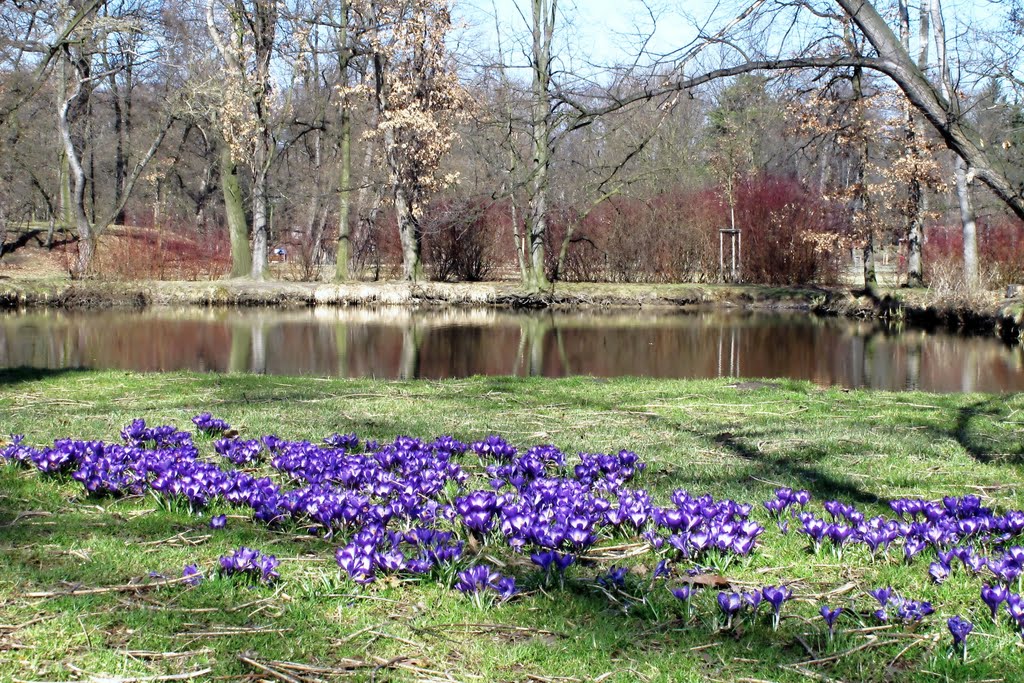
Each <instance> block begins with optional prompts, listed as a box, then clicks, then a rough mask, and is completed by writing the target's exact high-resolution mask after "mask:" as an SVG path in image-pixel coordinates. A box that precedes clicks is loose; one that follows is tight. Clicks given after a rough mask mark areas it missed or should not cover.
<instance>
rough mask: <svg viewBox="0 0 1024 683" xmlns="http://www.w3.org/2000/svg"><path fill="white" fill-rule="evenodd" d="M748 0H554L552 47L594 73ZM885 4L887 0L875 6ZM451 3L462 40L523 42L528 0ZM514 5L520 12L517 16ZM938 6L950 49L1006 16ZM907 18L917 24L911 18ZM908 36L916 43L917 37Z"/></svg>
mask: <svg viewBox="0 0 1024 683" xmlns="http://www.w3.org/2000/svg"><path fill="white" fill-rule="evenodd" d="M751 2H752V0H559V17H558V24H557V25H556V36H557V38H556V40H560V41H562V42H561V45H559V46H558V49H556V50H555V52H556V54H557V55H559V56H560V58H561V59H562V60H563V63H562V64H561V68H563V69H568V70H571V71H573V72H588V71H589V72H595V71H599V69H595V68H594V67H593V66H591V65H601V64H604V65H610V64H616V63H620V64H621V63H623V62H628V61H630V60H631V59H632V58H633V57H634V56H635V55H636V54H637V53H638V52H639V48H640V45H641V38H642V37H649V38H650V41H649V42H648V43H647V45H646V47H647V49H648V50H649V51H651V52H653V53H670V52H671V51H673V50H676V49H678V48H680V47H681V46H684V45H686V44H687V43H688V42H690V41H691V40H693V39H694V37H695V36H696V35H697V28H696V27H697V26H699V25H700V24H702V23H703V22H707V27H708V29H709V32H711V33H714V32H715V31H716V30H717V29H719V28H721V27H722V26H724V25H725V24H727V23H728V22H729V20H730V19H731V18H733V17H735V16H736V15H737V14H738V13H739V12H741V11H742V10H743V9H745V8H746V7H747V6H748V5H749V4H750V3H751ZM885 4H888V3H879V5H885ZM914 4H916V3H914ZM454 6H455V15H456V19H457V20H461V21H462V22H463V23H464V24H465V25H467V26H468V27H469V28H467V29H466V30H465V32H464V33H463V35H462V38H461V40H464V41H467V42H470V43H472V44H473V45H475V46H479V47H481V48H482V49H484V50H487V51H489V52H490V53H491V54H492V55H493V54H494V53H496V51H497V44H498V35H499V33H498V31H499V29H500V31H501V42H502V47H503V49H504V51H505V52H506V54H507V53H509V52H510V51H512V50H513V49H515V50H518V52H519V54H522V50H523V48H524V45H523V44H522V42H521V41H522V40H524V39H528V28H529V18H530V17H529V11H530V7H529V6H530V0H454ZM517 6H518V7H519V8H521V10H522V13H525V14H526V15H527V16H525V17H523V16H522V14H521V13H520V11H519V10H517ZM942 6H943V14H944V15H945V18H946V25H947V33H948V36H949V39H950V41H952V42H951V46H955V47H954V49H960V50H964V51H965V52H966V53H969V52H970V50H971V44H970V43H971V42H972V41H971V40H970V38H969V37H968V33H969V32H967V31H960V30H958V29H960V28H961V27H962V26H963V25H964V24H965V23H969V24H972V25H974V26H984V25H988V24H994V23H995V22H998V21H1000V20H1001V19H1002V18H1003V17H1004V16H1005V10H1006V7H1005V0H943V2H942ZM880 9H881V7H880ZM912 11H915V9H912ZM495 15H497V22H496V21H495ZM806 19H809V17H806ZM913 20H914V21H916V16H915V17H914V19H913ZM801 23H802V24H803V25H804V27H805V28H804V30H808V31H812V30H813V29H812V28H811V27H810V26H809V24H807V23H805V22H801ZM798 30H799V29H798ZM652 31H653V33H652ZM914 38H915V42H916V35H915V36H914ZM517 39H518V41H519V42H518V43H517V42H516V40H517ZM787 40H796V41H799V40H800V36H798V35H794V34H790V35H789V36H788V39H787ZM515 61H517V62H519V63H524V62H525V59H523V58H522V57H520V58H519V59H518V60H515Z"/></svg>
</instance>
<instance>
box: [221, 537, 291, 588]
mask: <svg viewBox="0 0 1024 683" xmlns="http://www.w3.org/2000/svg"><path fill="white" fill-rule="evenodd" d="M278 564H279V562H278V561H277V558H276V557H274V556H273V555H264V554H263V553H261V552H260V551H258V550H253V549H252V548H246V547H244V546H243V547H241V548H239V549H238V550H236V551H235V552H233V553H232V554H230V555H222V556H221V558H220V568H221V573H223V574H224V575H225V576H235V575H242V576H245V577H248V578H250V579H252V580H253V581H256V582H258V583H266V584H270V583H274V582H275V581H277V580H278V579H279V578H281V575H280V574H279V573H278V572H277V566H278Z"/></svg>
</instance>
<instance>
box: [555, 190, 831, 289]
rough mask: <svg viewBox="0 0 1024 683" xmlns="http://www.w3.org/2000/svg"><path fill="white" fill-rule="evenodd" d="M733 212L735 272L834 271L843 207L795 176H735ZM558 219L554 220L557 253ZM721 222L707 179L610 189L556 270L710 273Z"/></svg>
mask: <svg viewBox="0 0 1024 683" xmlns="http://www.w3.org/2000/svg"><path fill="white" fill-rule="evenodd" d="M563 213H564V212H563ZM736 221H737V226H738V227H739V228H740V229H741V230H742V231H743V233H742V258H741V263H740V267H741V274H742V279H743V280H745V281H748V282H763V283H767V284H804V283H808V282H831V281H834V280H835V279H836V277H837V272H838V261H837V256H838V254H837V246H838V243H839V240H838V239H837V237H839V236H840V235H841V234H842V233H843V232H844V231H846V230H847V227H848V223H847V219H846V214H845V212H844V211H842V210H841V209H840V208H838V207H836V206H834V205H832V204H830V203H828V202H826V201H824V200H823V199H820V198H818V197H815V196H814V195H813V194H812V193H810V192H809V191H808V190H807V189H806V188H805V187H804V186H803V185H801V184H800V183H798V182H797V181H795V180H791V179H788V178H777V177H759V178H752V179H749V180H747V181H745V182H743V183H741V185H740V187H739V188H738V191H737V196H736ZM564 222H565V220H564V219H563V220H562V221H559V222H555V223H553V225H552V228H553V229H552V231H551V232H552V237H553V240H554V248H553V249H552V251H553V252H554V254H556V255H557V249H558V247H559V246H560V245H561V236H562V235H564V226H561V225H560V223H564ZM728 223H729V221H728V207H727V205H726V202H725V200H724V197H723V196H722V194H721V192H718V191H715V190H711V189H703V190H697V191H685V190H682V189H675V190H671V191H668V192H663V193H660V194H657V195H655V196H653V197H650V198H648V199H646V200H642V199H636V198H625V197H616V198H613V199H610V200H608V201H606V202H605V203H603V204H601V205H600V206H597V207H595V208H594V209H592V210H591V211H590V212H589V213H588V214H587V215H586V217H585V218H583V219H582V220H581V221H579V226H578V227H577V229H576V232H575V234H574V238H573V243H572V244H571V245H570V248H569V250H568V253H567V257H566V263H565V267H564V270H563V272H562V273H560V275H561V277H562V279H567V280H612V281H622V282H673V281H674V282H679V281H710V280H716V279H718V278H719V276H720V273H719V229H720V228H722V227H725V226H726V225H728ZM728 254H729V251H728V246H727V247H726V256H727V257H728Z"/></svg>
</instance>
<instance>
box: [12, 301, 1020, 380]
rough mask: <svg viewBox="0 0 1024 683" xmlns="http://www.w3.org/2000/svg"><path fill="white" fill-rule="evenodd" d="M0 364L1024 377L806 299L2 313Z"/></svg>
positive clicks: (1011, 358) (413, 373)
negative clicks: (772, 304)
mask: <svg viewBox="0 0 1024 683" xmlns="http://www.w3.org/2000/svg"><path fill="white" fill-rule="evenodd" d="M0 366H4V367H14V366H30V367H39V368H62V367H91V368H122V369H132V370H143V371H166V370H177V369H190V370H199V371H216V372H257V373H267V374H287V375H318V376H338V377H380V378H402V379H412V378H421V377H422V378H443V377H465V376H470V375H521V376H526V375H531V376H546V377H561V376H567V375H576V374H579V375H594V376H604V377H611V376H618V375H637V376H649V377H663V378H682V377H698V378H707V377H739V376H745V377H774V378H783V377H790V378H797V379H807V380H811V381H813V382H816V383H818V384H822V385H833V384H838V385H843V386H848V387H871V388H880V389H892V390H904V389H921V390H927V391H1021V390H1024V354H1022V351H1021V348H1020V347H1010V346H1006V345H1004V344H1002V343H1000V342H998V341H996V340H994V339H988V338H979V337H964V336H958V335H953V334H948V333H928V332H924V331H921V330H916V329H887V328H885V327H881V326H879V325H876V324H872V323H870V322H864V321H851V320H843V319H835V318H817V317H813V316H809V315H805V314H799V313H750V312H735V311H729V312H723V311H712V312H707V311H705V312H695V313H678V312H662V313H657V312H654V313H651V312H627V313H613V314H601V313H581V312H576V313H562V312H550V311H547V312H539V313H538V312H531V313H514V312H503V311H495V310H491V309H482V310H476V309H444V310H413V309H409V308H402V307H382V308H373V309H369V308H316V309H312V310H309V309H306V310H296V311H274V310H265V309H262V310H234V309H232V310H224V309H219V310H216V309H180V310H179V309H151V310H147V311H143V312H125V311H98V312H71V313H65V312H57V311H42V312H25V313H7V314H3V315H0Z"/></svg>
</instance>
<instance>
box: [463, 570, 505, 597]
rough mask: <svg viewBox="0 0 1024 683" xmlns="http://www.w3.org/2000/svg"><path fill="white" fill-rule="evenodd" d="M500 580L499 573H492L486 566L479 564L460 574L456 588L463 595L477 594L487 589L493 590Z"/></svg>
mask: <svg viewBox="0 0 1024 683" xmlns="http://www.w3.org/2000/svg"><path fill="white" fill-rule="evenodd" d="M499 578H500V576H499V574H498V573H497V572H494V571H491V568H490V567H489V566H487V565H486V564H478V565H476V566H473V567H470V568H469V569H467V570H465V571H461V572H459V574H458V580H457V581H456V582H455V588H457V589H458V590H460V591H462V592H463V593H472V594H477V593H480V592H482V591H483V590H485V589H487V588H493V587H494V586H495V585H496V584H497V582H498V579H499Z"/></svg>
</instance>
